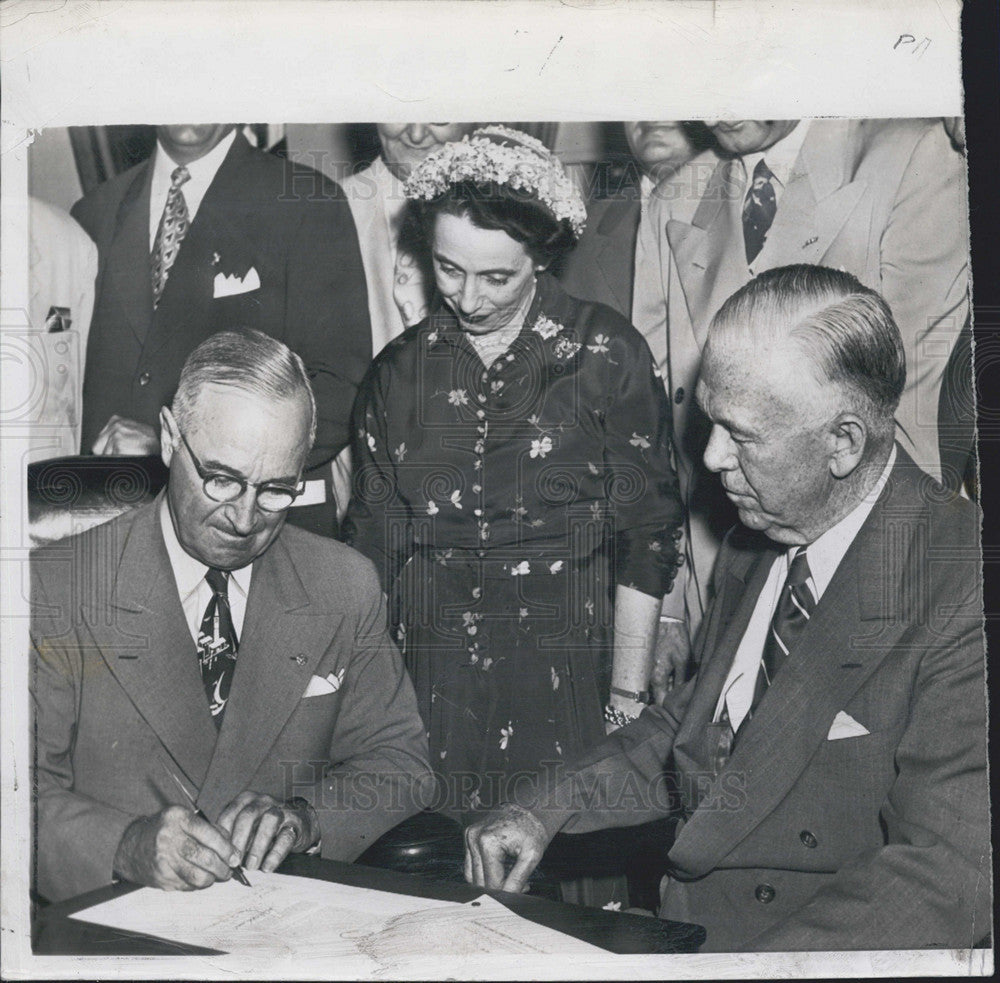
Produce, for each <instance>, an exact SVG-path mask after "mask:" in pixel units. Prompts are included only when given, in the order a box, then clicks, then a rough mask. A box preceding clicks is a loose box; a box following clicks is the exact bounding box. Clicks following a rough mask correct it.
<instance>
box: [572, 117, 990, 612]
mask: <svg viewBox="0 0 1000 983" xmlns="http://www.w3.org/2000/svg"><path fill="white" fill-rule="evenodd" d="M706 122H707V123H708V125H709V128H710V130H711V132H712V135H713V137H714V139H715V141H716V151H717V154H718V156H715V157H714V160H715V161H716V163H715V165H714V168H711V167H710V168H707V169H706V166H705V164H704V163H698V162H697V161H694V162H692V163H691V164H689V165H686V166H684V167H681V168H680V169H679V170H678V171H677V172H676V173H675V174H674V175H673V176H672V177H669V178H667V179H666V180H665V181H664V182H663V183H662V184H661V185H660V186H659V187H658V194H659V195H660V196H661V197H662V198H663V199H664V200H665V201H666V202H668V203H669V214H666V215H664V216H663V221H662V222H661V223H660V227H659V238H658V239H654V240H652V241H653V242H658V244H659V248H660V255H661V258H662V265H661V266H660V267H659V269H655V268H654V270H653V273H652V275H648V274H643V273H642V271H641V270H640V269H639V268H638V267H637V268H636V271H635V275H636V277H637V278H638V277H640V276H646V278H647V279H649V280H652V282H651V283H647V284H646V286H645V287H644V290H645V291H646V293H647V294H649V293H651V292H654V291H655V290H656V289H657V288H658V287H659V283H660V282H661V280H662V283H663V284H664V285H666V288H665V289H664V302H663V303H664V307H663V310H662V321H663V331H664V332H665V334H663V335H661V337H660V340H659V341H658V342H657V341H656V340H654V339H652V338H649V334H648V332H647V338H648V339H649V340H650V346H651V348H652V350H653V352H654V353H655V352H657V351H658V350H660V349H662V348H663V346H664V345H665V346H666V349H665V357H666V366H665V369H664V379H665V383H666V385H667V387H668V394H669V396H670V400H671V406H672V409H673V428H674V447H675V450H676V458H675V466H676V469H677V477H678V481H679V483H680V488H681V495H682V497H683V499H684V504H685V507H686V508H687V510H688V519H687V532H688V538H687V540H686V548H687V561H688V566H687V578H688V581H687V587H688V589H687V592H686V596H687V599H688V607H689V609H690V610H691V611H692V612H693V613H694V616H693V617H692V619H691V620H692V624H694V623H696V621H697V614H698V613H699V611H698V607H699V603H700V606H701V608H702V609H703V608H704V605H706V604H707V603H708V599H709V595H710V585H711V583H712V569H713V566H714V564H715V558H716V556H717V554H718V549H719V544H720V542H721V538H722V535H723V533H724V532H725V530H726V528H728V525H727V524H720V523H719V521H718V520H719V516H720V515H722V516H726V517H727V519H728V518H729V517H730V516H731V511H730V510H729V509H727V508H725V503H722V506H723V507H722V508H720V502H719V496H718V494H717V491H718V484H717V482H715V481H714V479H713V478H712V476H711V475H710V474H709V472H708V471H707V470H706V469H705V468H704V467H703V465H702V454H703V453H704V450H705V441H706V439H707V436H708V425H707V421H706V420H705V417H704V415H703V414H702V413H701V412H700V410H699V408H698V406H697V404H696V401H695V398H694V394H695V385H696V380H697V377H698V369H699V366H700V364H701V353H702V349H703V347H704V345H705V340H706V337H707V334H708V325H709V322H710V321H711V319H712V317H713V315H714V314H715V312H716V311H717V310H718V309H719V307H720V306H721V304H722V302H723V301H724V300H725V299H726V298H727V297H729V296H730V295H731V294H732V293H733V292H734V291H735V290H737V289H739V288H740V287H741V286H743V285H744V284H745V283H747V282H748V281H749V280H750V279H751V278H752V277H754V276H756V275H757V274H759V273H760V272H761V271H763V270H769V269H774V268H776V267H779V266H785V265H787V264H793V263H816V264H822V265H823V266H827V267H833V268H835V269H842V270H846V271H847V272H848V273H851V274H853V275H854V276H856V277H857V278H858V279H859V280H860V281H861V282H862V283H863V284H865V286H867V287H870V288H871V289H873V290H877V291H878V292H879V293H880V294H881V295H882V296H883V297H884V298H885V300H886V302H887V303H888V304H889V307H890V309H891V310H892V313H893V317H894V318H895V320H896V324H897V325H898V326H899V330H900V332H901V334H902V337H903V345H904V349H905V352H906V373H907V380H906V382H907V384H906V387H905V389H904V391H903V394H902V397H901V398H900V402H899V406H898V407H897V409H896V420H897V423H898V425H899V428H898V432H897V438H898V440H899V442H900V444H901V446H902V447H903V448H904V449H905V450H906V451H907V453H909V454H910V456H911V457H912V458H913V460H914V461H915V462H916V464H917V465H918V467H921V468H923V469H924V470H925V471H928V472H930V473H931V474H932V475H933V476H934V477H936V478H940V477H941V461H940V455H939V447H938V403H939V394H940V390H941V383H942V378H943V376H944V373H945V367H946V366H947V364H948V357H949V354H950V353H951V350H952V349H953V348H954V347H955V345H956V343H957V341H958V338H959V336H960V333H961V329H962V327H963V325H964V324H965V322H966V318H967V317H968V313H969V240H968V236H969V225H968V219H967V207H966V184H965V173H964V167H965V165H964V161H963V158H962V157H961V155H960V154H958V153H956V152H955V150H954V149H953V148H952V145H951V143H950V141H949V138H948V135H947V134H946V133H945V131H944V128H943V127H942V126H941V121H940V120H938V119H897V120H878V119H871V120H847V119H817V120H707V121H706ZM632 125H633V126H634V125H637V124H632ZM695 165H697V172H696V173H694V174H692V173H691V167H693V166H695ZM608 224H609V223H608V222H607V220H606V219H605V220H602V221H601V222H600V224H599V226H597V227H596V229H595V231H596V232H597V233H598V234H597V235H595V236H594V237H593V240H592V241H593V242H594V243H596V244H603V242H606V243H607V244H608V246H610V245H611V243H612V242H613V241H614V240H613V239H612V238H609V236H611V235H612V234H613V233H612V232H611V231H610V230H605V232H606V234H604V235H602V234H600V233H601V230H602V229H604V227H605V226H607V225H608ZM624 224H625V223H622V225H624ZM585 238H586V236H585ZM587 255H588V254H586V253H583V254H581V256H580V259H579V260H578V262H579V263H580V266H579V269H578V272H577V273H576V275H575V276H574V278H573V279H571V280H567V281H566V282H567V289H569V290H570V292H571V293H577V289H576V288H577V286H578V285H579V286H581V287H582V288H583V291H582V292H581V293H579V296H582V297H586V298H589V299H594V300H601V301H603V302H605V303H612V304H613V301H612V300H611V299H609V298H607V297H605V296H592V295H591V293H592V292H593V291H596V290H600V289H602V284H603V283H604V282H605V281H606V280H613V279H614V278H615V276H616V275H617V276H618V277H619V278H620V276H621V273H622V272H624V270H625V269H626V267H625V266H624V264H623V263H621V262H620V261H619V262H618V263H617V264H613V263H612V261H611V257H612V256H613V255H615V254H614V253H613V251H612V249H610V248H604V250H603V252H602V254H600V255H599V256H598V257H597V258H598V259H599V260H600V262H599V263H597V264H593V263H587V262H586V260H587ZM571 262H572V259H571ZM615 271H617V273H616V272H615ZM637 289H638V284H637ZM619 292H620V291H619ZM613 306H614V304H613ZM619 309H621V308H619ZM632 318H633V321H634V323H636V325H637V326H639V321H640V320H642V315H641V314H638V313H634V314H633V315H632ZM658 346H659V347H658ZM964 371H965V372H966V373H968V374H969V375H971V365H967V366H966V367H965V368H964ZM960 388H961V387H960ZM948 478H949V479H950V480H949V481H948V482H947V484H949V486H951V487H956V486H957V484H958V481H957V476H954V475H949V476H948ZM692 585H693V587H694V589H693V590H692Z"/></svg>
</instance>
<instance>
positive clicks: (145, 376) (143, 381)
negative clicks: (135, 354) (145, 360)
mask: <svg viewBox="0 0 1000 983" xmlns="http://www.w3.org/2000/svg"><path fill="white" fill-rule="evenodd" d="M139 385H140V386H148V385H149V373H148V372H143V373H142V375H140V376H139Z"/></svg>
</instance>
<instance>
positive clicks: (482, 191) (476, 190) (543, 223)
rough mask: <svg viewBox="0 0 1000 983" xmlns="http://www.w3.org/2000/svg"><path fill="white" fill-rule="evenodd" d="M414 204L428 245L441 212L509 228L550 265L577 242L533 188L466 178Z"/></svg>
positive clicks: (536, 257)
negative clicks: (532, 191) (519, 187)
mask: <svg viewBox="0 0 1000 983" xmlns="http://www.w3.org/2000/svg"><path fill="white" fill-rule="evenodd" d="M410 204H411V208H412V209H413V214H414V216H415V218H416V220H417V222H418V223H419V228H420V231H421V233H422V235H423V238H424V241H425V242H426V244H427V246H428V247H430V244H431V242H432V239H433V235H434V222H435V220H436V219H437V217H438V215H455V216H457V217H467V218H468V219H469V221H471V222H472V224H473V225H475V226H476V227H477V228H479V229H498V230H500V231H501V232H506V233H507V235H509V236H510V237H511V239H513V240H514V241H515V242H520V243H523V245H524V247H525V249H526V250H527V251H528V255H529V256H531V258H532V260H534V262H536V263H538V264H540V265H541V266H546V267H547V266H548V265H549V264H550V263H551V262H552V261H553V260H555V259H558V258H559V257H560V256H561V255H562V254H563V253H564V252H566V251H567V250H568V249H569V248H570V247H571V246H572V245H573V244H574V243H575V242H576V236H575V235H574V234H573V229H572V227H571V226H570V224H569V221H568V220H567V219H561V220H559V219H556V217H555V216H554V215H553V214H552V212H550V211H549V209H548V208H547V207H546V206H545V205H543V204H542V203H541V202H540V201H539V200H538V199H537V198H536V197H535V196H534V195H533V194H532V193H531V192H530V191H521V190H519V189H517V188H512V187H510V185H507V184H497V183H495V182H492V181H491V182H488V183H485V184H479V183H476V182H474V181H462V182H459V183H457V184H453V185H451V186H450V187H449V188H448V190H447V191H445V192H444V193H443V194H441V195H438V197H437V198H433V199H431V200H430V201H421V200H417V201H413V202H411V203H410Z"/></svg>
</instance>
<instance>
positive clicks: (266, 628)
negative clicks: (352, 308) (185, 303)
mask: <svg viewBox="0 0 1000 983" xmlns="http://www.w3.org/2000/svg"><path fill="white" fill-rule="evenodd" d="M161 422H162V427H163V438H162V443H163V452H162V453H163V460H164V462H165V463H166V464H167V465H168V467H169V469H170V476H169V483H168V486H167V489H166V493H165V494H161V495H160V496H159V497H158V498H157V499H156V500H155V501H154V502H153V503H151V504H150V505H147V506H144V507H142V508H139V509H137V510H135V511H133V512H129V513H127V514H125V515H124V516H121V517H119V518H118V519H115V520H113V521H111V522H109V523H107V524H105V525H102V526H99V527H97V528H96V529H92V530H90V531H88V532H86V533H83V534H82V535H80V536H77V537H75V538H73V539H70V540H66V541H63V542H61V543H57V544H54V545H51V546H48V547H45V548H44V549H42V550H40V551H38V552H37V553H36V554H35V555H34V556H33V558H32V578H33V581H32V603H33V617H32V627H31V637H32V646H33V667H32V675H31V692H32V703H33V710H34V726H33V731H32V733H33V735H34V741H35V760H34V768H35V778H34V780H35V785H36V793H35V809H36V825H35V830H36V841H35V850H36V864H35V871H36V888H37V890H38V892H39V893H40V894H41V895H42V896H44V897H46V898H48V899H49V900H52V901H56V900H59V899H62V898H66V897H69V896H72V895H75V894H78V893H80V892H82V891H87V890H90V889H92V888H96V887H99V886H101V885H103V884H108V883H110V882H111V880H112V878H113V877H115V876H117V877H120V878H124V879H126V880H129V881H133V882H136V883H140V884H148V885H152V886H156V887H161V888H169V889H181V890H185V889H187V890H190V889H191V888H200V887H205V886H207V885H209V884H211V883H213V882H214V881H216V880H220V879H221V880H224V879H227V878H228V877H229V876H230V872H231V869H232V866H233V865H235V864H238V863H241V862H242V863H243V864H244V865H245V867H246V869H247V870H254V869H257V868H258V867H260V868H262V869H264V870H273V869H274V868H275V867H276V866H277V865H278V864H279V863H280V862H281V861H282V859H284V857H285V855H286V854H288V853H289V852H290V851H309V850H315V851H317V852H322V855H323V856H324V857H329V858H332V859H337V860H353V859H355V858H356V857H357V856H359V855H360V854H361V853H362V852H363V851H364V850H365V848H366V847H367V846H369V845H371V843H373V842H374V841H375V840H376V839H377V838H378V837H379V836H380V835H381V834H382V833H384V832H386V831H387V830H389V829H390V828H392V827H393V826H395V825H396V824H397V823H399V822H401V821H402V820H403V819H406V818H407V817H408V816H409V815H411V814H413V813H415V812H416V811H417V810H418V809H419V808H420V805H421V795H422V794H423V783H425V782H429V781H430V780H431V779H430V773H429V769H428V765H427V738H426V735H425V733H424V727H423V724H422V723H421V721H420V717H419V715H418V713H417V706H416V700H415V697H414V693H413V687H412V685H411V683H410V680H409V677H408V676H407V675H406V673H405V671H404V669H403V666H402V662H401V660H400V657H399V654H398V653H397V651H396V649H395V647H394V646H393V644H392V642H391V641H390V640H389V637H388V635H387V633H386V627H385V603H384V599H383V596H382V592H381V588H380V587H379V581H378V577H377V575H376V573H375V571H374V569H373V568H372V566H371V564H370V563H369V562H368V561H367V560H365V559H363V558H362V557H361V556H360V555H359V554H357V553H355V552H354V551H353V550H351V549H349V548H348V547H346V546H343V545H341V544H340V543H336V542H334V541H331V540H328V539H324V538H320V537H317V536H314V535H312V534H310V533H307V532H304V531H302V530H300V529H296V528H292V527H286V526H285V517H286V515H287V509H288V507H289V506H290V505H291V503H292V501H293V500H294V498H295V496H296V495H297V494H298V493H299V490H300V488H301V482H300V479H301V475H302V469H303V466H304V463H305V460H306V455H307V454H308V451H309V446H310V443H311V439H312V434H313V433H314V432H315V426H316V410H315V404H314V402H313V398H312V394H311V390H310V388H309V382H308V379H307V377H306V372H305V368H304V366H303V363H302V361H301V359H299V358H298V356H296V355H294V354H293V353H292V352H290V351H289V349H288V348H287V347H286V346H285V345H283V344H281V343H280V342H278V341H275V340H274V339H272V338H270V337H269V336H267V335H264V334H262V333H261V332H248V333H236V332H222V333H220V334H217V335H214V336H212V337H211V338H209V339H208V340H207V341H206V342H204V343H203V344H202V345H200V346H199V347H198V348H197V349H195V351H194V352H193V353H192V355H191V356H190V358H189V359H188V361H187V362H186V363H185V367H184V370H183V371H182V372H181V378H180V384H179V387H178V390H177V395H176V396H175V398H174V402H173V407H172V408H170V409H168V408H166V407H164V408H163V410H162V414H161ZM189 799H190V800H191V801H189ZM192 801H193V802H195V803H196V804H197V806H198V808H199V809H200V810H201V814H198V815H196V814H195V813H194V812H193V811H192Z"/></svg>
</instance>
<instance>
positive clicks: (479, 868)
mask: <svg viewBox="0 0 1000 983" xmlns="http://www.w3.org/2000/svg"><path fill="white" fill-rule="evenodd" d="M467 842H468V847H469V861H470V866H471V869H472V883H473V884H475V885H476V887H486V876H485V874H484V873H483V854H482V833H481V832H480V830H478V829H476V830H473V831H471V836H469V838H468V840H467Z"/></svg>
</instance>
